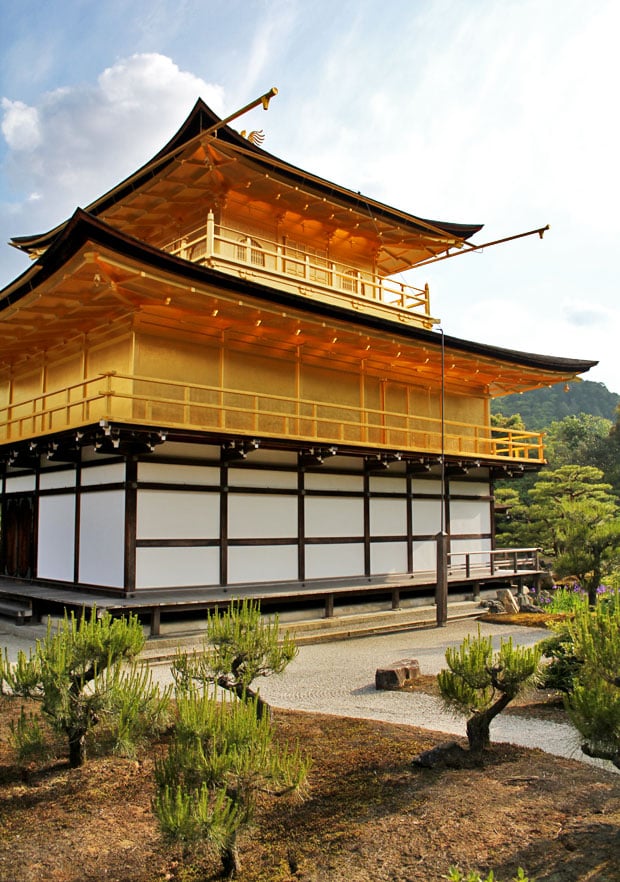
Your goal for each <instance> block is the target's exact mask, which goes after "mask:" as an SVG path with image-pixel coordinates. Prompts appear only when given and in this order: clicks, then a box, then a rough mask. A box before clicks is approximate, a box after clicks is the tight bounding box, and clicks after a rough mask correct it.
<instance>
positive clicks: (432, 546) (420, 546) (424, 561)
mask: <svg viewBox="0 0 620 882" xmlns="http://www.w3.org/2000/svg"><path fill="white" fill-rule="evenodd" d="M436 568H437V544H436V543H435V542H434V541H428V542H414V543H413V570H414V572H416V573H422V572H432V573H434V572H435V570H436Z"/></svg>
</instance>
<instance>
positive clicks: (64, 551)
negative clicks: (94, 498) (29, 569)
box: [37, 493, 75, 582]
mask: <svg viewBox="0 0 620 882" xmlns="http://www.w3.org/2000/svg"><path fill="white" fill-rule="evenodd" d="M74 552H75V495H74V494H73V493H71V494H66V495H65V494H63V495H61V496H42V497H41V498H40V499H39V530H38V542H37V578H39V579H58V580H59V581H61V582H73V563H74Z"/></svg>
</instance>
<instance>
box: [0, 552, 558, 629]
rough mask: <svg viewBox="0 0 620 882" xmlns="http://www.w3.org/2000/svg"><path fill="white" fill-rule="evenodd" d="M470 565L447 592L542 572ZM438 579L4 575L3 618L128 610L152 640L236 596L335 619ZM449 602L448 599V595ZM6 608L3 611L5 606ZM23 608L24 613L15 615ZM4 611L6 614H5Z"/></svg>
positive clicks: (0, 592)
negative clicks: (106, 580) (113, 586)
mask: <svg viewBox="0 0 620 882" xmlns="http://www.w3.org/2000/svg"><path fill="white" fill-rule="evenodd" d="M492 569H493V570H494V571H493V572H491V568H489V567H470V568H469V569H468V572H467V573H465V571H464V570H463V569H461V568H458V569H457V570H455V571H450V570H449V571H448V589H449V592H450V591H452V592H455V591H457V590H460V591H461V592H462V591H467V592H468V593H471V594H472V596H473V597H477V596H478V595H479V593H480V590H481V588H483V587H484V588H492V587H493V586H494V585H498V586H499V584H501V583H505V582H507V581H509V582H516V583H517V584H518V585H519V586H522V585H523V584H524V583H525V582H526V581H528V582H530V583H532V582H535V581H536V580H537V579H538V578H539V577H540V575H541V574H542V571H541V570H536V569H515V568H511V567H510V566H506V567H502V568H497V567H494V568H492ZM435 589H436V576H435V572H434V571H429V572H419V573H415V574H413V575H407V574H405V575H402V574H399V575H397V576H390V577H383V578H380V577H376V578H363V577H358V578H356V579H331V580H325V581H313V582H309V583H300V582H277V583H273V584H270V585H258V584H256V583H252V584H242V585H230V586H228V587H220V586H209V585H205V586H197V587H192V588H168V589H165V590H144V591H139V592H136V593H134V594H133V595H131V596H124V595H121V594H113V593H110V592H109V591H107V592H106V591H104V590H101V591H98V590H89V591H86V590H84V589H82V588H79V587H78V586H76V587H75V588H67V587H64V586H60V585H54V584H49V583H42V582H41V583H39V582H25V581H24V582H21V581H18V580H13V579H8V578H3V577H0V615H5V616H9V617H11V618H13V619H15V620H16V621H19V622H20V623H23V622H24V621H26V620H27V619H28V618H30V617H31V618H32V619H34V620H35V621H39V620H40V619H41V618H42V617H43V616H44V615H47V614H58V613H61V614H62V612H63V610H66V611H69V612H70V611H74V612H80V611H81V610H82V609H86V610H92V609H93V608H96V609H97V610H99V611H103V610H108V611H109V612H110V613H111V614H112V615H122V614H123V613H124V612H132V613H136V614H137V615H138V616H140V618H141V619H147V618H148V620H149V622H150V632H151V636H153V637H156V636H159V634H160V627H161V617H162V615H166V614H169V615H172V614H175V613H194V612H195V613H199V612H202V611H206V610H210V609H214V608H216V607H223V606H228V605H229V604H230V603H231V602H232V601H233V600H235V599H238V598H253V599H255V600H258V601H260V603H261V606H262V607H263V608H266V609H270V610H274V611H275V610H282V609H284V608H286V607H290V606H292V605H295V604H296V605H300V604H307V603H314V604H319V605H322V606H323V609H324V616H325V618H331V617H332V616H334V615H335V612H336V604H337V603H338V602H343V601H345V600H346V601H349V602H358V603H359V602H361V601H366V602H377V601H384V600H385V602H386V604H389V608H391V609H393V610H397V609H399V608H400V603H401V598H404V597H406V596H411V595H412V594H417V595H419V596H420V597H421V598H423V597H426V598H432V597H434V594H435ZM448 601H449V597H448ZM3 604H4V608H3ZM11 606H13V608H14V609H17V608H21V609H22V611H23V612H22V614H21V615H19V616H18V615H16V614H14V613H12V612H11ZM3 609H4V611H3Z"/></svg>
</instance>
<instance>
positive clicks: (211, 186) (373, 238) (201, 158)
mask: <svg viewBox="0 0 620 882" xmlns="http://www.w3.org/2000/svg"><path fill="white" fill-rule="evenodd" d="M214 127H217V130H216V131H213V129H214ZM233 203H234V204H235V205H236V206H237V207H238V208H239V210H247V211H250V212H251V215H252V217H253V218H259V219H260V217H261V216H263V217H264V218H265V219H268V220H269V221H270V223H271V224H274V223H275V224H277V225H278V227H279V229H280V230H282V231H283V232H285V233H286V234H287V235H288V236H289V237H290V238H295V237H296V236H298V237H299V238H308V237H310V238H313V239H319V240H324V241H326V242H327V241H329V242H330V243H331V244H330V249H331V250H332V251H337V249H338V247H339V246H341V247H342V246H343V244H344V243H345V242H346V243H347V244H348V245H349V244H350V243H351V240H352V238H353V237H355V240H356V241H357V243H358V247H359V248H360V251H365V252H367V253H372V254H373V257H374V259H375V260H376V265H377V269H378V271H379V272H381V273H382V274H384V275H390V274H393V273H396V272H401V271H403V270H405V269H407V268H409V267H411V266H414V265H415V264H416V263H418V262H420V261H422V260H426V259H428V258H429V257H432V256H435V255H438V254H442V253H445V252H447V250H448V249H449V248H453V247H457V248H458V247H459V246H461V245H462V244H463V243H464V242H465V241H466V240H468V239H469V238H471V237H472V236H473V235H474V234H475V233H477V232H478V231H479V230H480V229H481V228H482V225H481V224H459V223H449V222H444V221H433V220H428V219H426V218H421V217H417V216H415V215H412V214H409V213H407V212H404V211H401V210H399V209H396V208H392V207H390V206H388V205H385V204H383V203H380V202H378V201H376V200H374V199H371V198H369V197H365V196H363V195H362V194H361V193H355V192H353V191H352V190H348V189H346V188H344V187H341V186H339V185H337V184H334V183H332V182H330V181H327V180H325V179H323V178H320V177H318V176H316V175H313V174H311V173H309V172H306V171H304V170H302V169H300V168H297V167H296V166H294V165H291V164H290V163H287V162H284V161H283V160H281V159H278V158H277V157H275V156H273V155H272V154H270V153H268V152H267V151H265V150H263V149H262V148H260V147H259V146H257V145H256V144H254V143H253V142H251V141H250V140H248V139H247V138H245V137H243V136H242V135H241V134H239V132H237V131H235V130H234V129H233V128H231V127H230V126H228V125H222V121H221V120H220V119H219V117H217V116H216V115H215V114H214V113H213V111H212V110H211V109H210V108H209V107H208V106H207V105H206V104H205V103H204V102H203V101H202V99H199V100H198V101H197V102H196V104H195V106H194V108H193V109H192V111H191V113H190V114H189V116H188V117H187V119H186V120H185V122H184V123H183V124H182V126H181V127H180V129H179V130H178V131H177V132H176V134H175V135H174V136H173V137H172V138H171V139H170V141H168V143H167V144H166V145H165V146H164V147H163V148H162V149H161V150H160V151H159V152H158V153H156V154H155V156H153V158H152V159H150V160H149V161H148V162H147V163H146V164H145V165H143V166H142V167H141V168H139V169H138V170H137V171H136V172H134V173H133V174H132V175H130V176H129V177H128V178H126V179H125V180H124V181H122V182H121V183H119V184H118V185H117V186H115V187H114V188H113V189H111V190H109V191H108V192H107V193H105V194H104V195H103V196H100V197H99V198H98V199H96V200H95V201H94V202H92V203H91V204H90V205H88V206H87V208H86V211H88V213H89V214H91V215H92V216H94V217H99V218H101V219H102V220H105V221H106V222H107V223H109V224H110V225H111V226H114V227H116V228H117V229H119V230H121V231H122V232H125V233H128V234H130V235H133V236H135V237H136V238H138V239H142V240H143V241H146V242H148V243H150V244H153V245H156V246H158V247H164V246H165V245H166V244H167V243H168V242H170V241H172V240H173V239H175V238H177V237H178V235H179V229H180V228H181V227H182V226H183V225H185V226H186V227H187V228H188V229H189V228H191V224H192V223H193V222H194V219H195V222H196V223H198V222H199V221H200V222H204V216H205V213H206V208H207V207H211V208H213V207H216V206H218V205H220V206H221V205H224V204H228V205H231V204H233ZM66 223H67V221H64V222H63V223H62V224H60V225H59V226H57V227H55V228H54V229H52V230H49V231H47V232H45V233H39V234H35V235H30V236H17V237H14V238H13V239H11V244H12V245H14V246H15V247H17V248H20V249H22V250H24V251H27V252H29V253H31V254H33V255H38V254H40V253H42V251H43V250H45V249H46V248H47V247H49V245H50V244H51V242H53V240H54V239H55V237H56V236H57V235H58V234H59V233H60V232H61V231H62V229H63V228H64V226H65V225H66ZM300 231H304V232H305V233H306V235H305V237H304V235H303V233H301V234H300Z"/></svg>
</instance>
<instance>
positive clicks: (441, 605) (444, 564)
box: [435, 328, 448, 628]
mask: <svg viewBox="0 0 620 882" xmlns="http://www.w3.org/2000/svg"><path fill="white" fill-rule="evenodd" d="M439 332H440V334H441V394H440V401H439V407H440V418H441V460H440V468H441V484H440V505H441V511H440V517H439V523H440V527H439V533H437V536H436V537H435V538H436V542H437V576H436V579H437V581H436V586H435V613H436V619H437V627H438V628H444V627H445V626H446V623H447V621H448V534H447V533H446V456H445V452H446V450H445V448H446V424H445V392H446V348H445V340H444V333H443V328H439Z"/></svg>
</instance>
